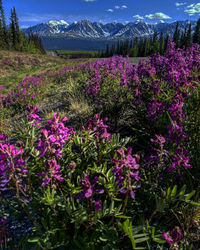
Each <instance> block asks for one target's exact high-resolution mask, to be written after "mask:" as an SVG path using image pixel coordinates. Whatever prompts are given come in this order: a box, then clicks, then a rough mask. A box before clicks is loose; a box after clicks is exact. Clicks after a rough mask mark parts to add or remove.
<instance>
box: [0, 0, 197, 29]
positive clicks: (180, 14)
mask: <svg viewBox="0 0 200 250" xmlns="http://www.w3.org/2000/svg"><path fill="white" fill-rule="evenodd" d="M2 1H3V6H4V10H5V15H6V18H7V22H8V23H9V17H10V9H11V8H12V7H13V6H15V8H16V11H17V14H18V17H19V23H20V26H21V27H22V28H25V27H29V26H33V25H36V24H38V23H46V22H48V21H50V20H56V21H59V20H65V21H66V22H67V23H69V24H71V23H73V22H77V21H80V20H84V19H89V20H90V21H96V22H102V23H108V22H121V23H124V24H125V23H128V22H134V21H136V20H143V21H145V22H147V23H157V22H174V21H179V20H197V19H198V18H199V17H200V0H185V1H182V0H180V1H178V0H2Z"/></svg>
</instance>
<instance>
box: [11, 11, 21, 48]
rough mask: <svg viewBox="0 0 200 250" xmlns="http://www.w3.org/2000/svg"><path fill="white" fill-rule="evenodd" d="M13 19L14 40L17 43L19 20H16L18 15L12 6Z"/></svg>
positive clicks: (18, 40)
mask: <svg viewBox="0 0 200 250" xmlns="http://www.w3.org/2000/svg"><path fill="white" fill-rule="evenodd" d="M13 21H14V26H15V34H16V35H15V36H16V42H17V43H19V42H20V29H19V22H18V17H17V13H16V10H15V7H13Z"/></svg>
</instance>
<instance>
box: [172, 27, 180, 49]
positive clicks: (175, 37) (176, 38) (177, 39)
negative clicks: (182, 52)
mask: <svg viewBox="0 0 200 250" xmlns="http://www.w3.org/2000/svg"><path fill="white" fill-rule="evenodd" d="M173 41H174V42H175V46H176V48H178V47H179V42H180V31H179V23H178V22H177V23H176V28H175V31H174V35H173Z"/></svg>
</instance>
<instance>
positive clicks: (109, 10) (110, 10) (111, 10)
mask: <svg viewBox="0 0 200 250" xmlns="http://www.w3.org/2000/svg"><path fill="white" fill-rule="evenodd" d="M106 11H107V12H113V11H114V10H113V9H108V10H106Z"/></svg>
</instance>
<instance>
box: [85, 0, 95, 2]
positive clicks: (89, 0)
mask: <svg viewBox="0 0 200 250" xmlns="http://www.w3.org/2000/svg"><path fill="white" fill-rule="evenodd" d="M84 1H85V2H95V1H96V0H84Z"/></svg>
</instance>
